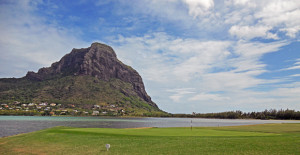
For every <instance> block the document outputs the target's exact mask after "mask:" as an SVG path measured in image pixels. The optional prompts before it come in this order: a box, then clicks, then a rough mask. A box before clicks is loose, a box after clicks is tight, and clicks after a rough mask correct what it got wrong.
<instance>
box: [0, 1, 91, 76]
mask: <svg viewBox="0 0 300 155" xmlns="http://www.w3.org/2000/svg"><path fill="white" fill-rule="evenodd" d="M37 5H38V3H35V2H31V1H17V2H10V3H5V4H2V5H1V6H0V7H1V8H0V10H1V13H0V19H1V21H2V22H1V23H0V33H1V38H0V46H1V55H2V57H1V58H0V60H1V61H2V63H3V64H2V65H4V66H13V67H10V68H13V69H10V71H9V75H5V72H7V71H6V70H5V68H1V70H0V72H1V75H2V76H16V77H20V76H24V75H25V74H26V71H27V70H35V71H36V70H37V69H38V68H41V67H43V66H50V65H51V63H53V62H55V61H58V60H59V59H60V58H61V57H62V56H63V55H64V54H65V53H67V52H69V51H71V50H72V48H74V47H82V46H83V45H86V44H85V43H83V42H82V41H80V40H78V39H76V37H75V36H74V35H72V30H70V29H65V28H62V27H59V26H57V25H55V24H46V19H44V18H42V17H40V16H39V15H38V14H37V13H36V7H37ZM7 60H15V61H20V60H23V61H21V62H22V63H23V64H22V65H21V66H20V65H19V66H18V64H19V63H11V62H9V61H7ZM24 60H25V61H24ZM33 66H35V67H33Z"/></svg>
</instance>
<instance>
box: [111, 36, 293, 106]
mask: <svg viewBox="0 0 300 155" xmlns="http://www.w3.org/2000/svg"><path fill="white" fill-rule="evenodd" d="M287 44H288V43H287V42H284V41H277V42H271V43H261V42H249V41H239V42H232V41H200V40H196V39H191V38H187V39H183V38H178V37H173V36H170V35H167V34H166V33H154V34H148V35H145V36H141V37H123V36H120V37H118V38H116V39H115V40H114V41H113V42H112V43H111V45H112V46H113V48H114V49H115V51H116V52H117V55H118V56H119V58H120V59H121V60H122V61H124V62H125V63H127V62H128V64H130V65H132V66H133V68H135V69H137V70H138V72H139V73H140V74H141V75H142V77H143V79H144V81H145V83H146V85H148V83H149V84H150V83H151V86H152V88H151V89H152V90H151V91H154V90H155V94H164V95H163V96H164V97H161V96H160V97H159V98H155V97H154V98H153V100H154V101H155V102H157V103H161V102H164V103H165V104H163V103H162V104H160V106H161V107H163V109H165V110H167V111H168V109H170V110H171V109H172V108H169V106H170V104H166V102H170V103H172V106H175V107H176V106H178V107H180V106H183V105H184V104H186V102H189V104H191V105H194V106H196V107H199V106H201V105H203V106H204V105H205V103H206V101H208V100H209V101H210V103H209V104H210V106H213V105H215V106H216V105H224V106H225V105H226V106H228V107H230V108H233V109H241V108H242V107H245V108H246V107H250V105H247V104H246V103H249V104H250V102H251V101H252V102H253V103H251V104H252V106H254V107H255V106H257V107H258V106H260V104H263V103H264V102H268V103H270V106H268V107H270V108H272V107H271V102H272V101H274V99H272V97H273V96H268V95H270V94H267V93H266V94H263V95H265V96H266V97H264V96H263V95H262V93H261V92H255V91H250V90H247V89H253V88H259V87H260V86H263V85H268V84H274V83H279V82H282V79H279V80H271V79H269V80H268V79H260V78H258V77H257V76H258V75H261V74H263V73H266V72H268V70H267V69H266V64H264V63H263V62H262V61H261V58H262V57H263V56H264V55H265V54H267V53H271V52H276V51H278V50H279V49H280V48H281V47H283V46H285V45H287ZM137 57H138V58H139V59H136V58H137ZM162 88H168V91H167V93H165V92H164V90H165V89H162ZM151 91H150V92H151ZM214 92H217V93H214ZM218 92H223V93H218ZM169 93H171V94H169ZM193 94H197V95H194V96H193ZM150 95H151V94H150ZM166 98H168V99H169V100H170V101H168V99H166ZM160 101H161V102H160ZM239 106H241V107H239ZM207 108H208V107H207ZM263 108H267V107H263ZM175 109H176V108H175ZM199 110H200V109H199ZM230 110H231V109H230ZM191 111H196V110H191Z"/></svg>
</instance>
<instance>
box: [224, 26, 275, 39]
mask: <svg viewBox="0 0 300 155" xmlns="http://www.w3.org/2000/svg"><path fill="white" fill-rule="evenodd" d="M271 29H272V27H270V26H255V27H254V26H237V25H234V26H232V27H231V28H230V29H229V33H230V35H232V36H237V37H238V38H242V39H252V38H256V37H261V38H267V39H279V38H278V36H277V35H276V34H273V33H271V32H269V31H270V30H271Z"/></svg>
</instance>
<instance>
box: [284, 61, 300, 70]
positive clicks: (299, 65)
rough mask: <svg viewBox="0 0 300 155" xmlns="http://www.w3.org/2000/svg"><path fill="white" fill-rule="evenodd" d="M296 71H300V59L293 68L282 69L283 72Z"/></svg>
mask: <svg viewBox="0 0 300 155" xmlns="http://www.w3.org/2000/svg"><path fill="white" fill-rule="evenodd" d="M295 69H300V59H297V60H296V62H295V63H294V65H293V66H291V67H288V68H284V69H281V71H285V70H295Z"/></svg>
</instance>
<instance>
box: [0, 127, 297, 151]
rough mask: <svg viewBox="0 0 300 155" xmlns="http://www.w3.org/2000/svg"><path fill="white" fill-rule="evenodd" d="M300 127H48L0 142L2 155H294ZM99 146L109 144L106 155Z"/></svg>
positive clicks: (103, 146) (5, 138)
mask: <svg viewBox="0 0 300 155" xmlns="http://www.w3.org/2000/svg"><path fill="white" fill-rule="evenodd" d="M299 135H300V124H264V125H248V126H231V127H196V128H192V129H191V128H133V129H109V128H71V127H54V128H50V129H45V130H40V131H37V132H32V133H27V134H21V135H16V136H11V137H4V138H1V139H0V152H2V153H4V154H8V155H9V154H300V150H299V145H300V136H299ZM105 144H110V146H111V148H110V149H109V151H107V150H106V148H105Z"/></svg>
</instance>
